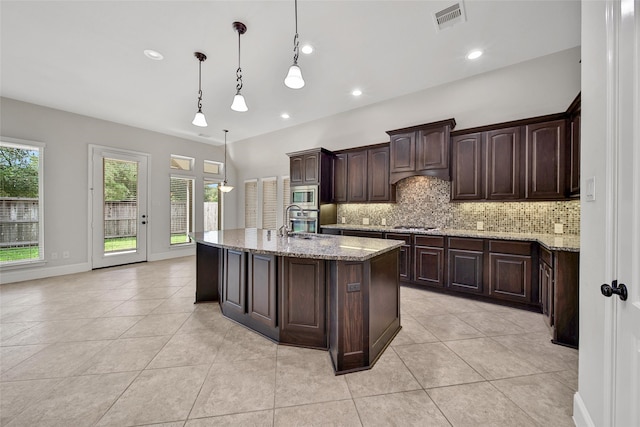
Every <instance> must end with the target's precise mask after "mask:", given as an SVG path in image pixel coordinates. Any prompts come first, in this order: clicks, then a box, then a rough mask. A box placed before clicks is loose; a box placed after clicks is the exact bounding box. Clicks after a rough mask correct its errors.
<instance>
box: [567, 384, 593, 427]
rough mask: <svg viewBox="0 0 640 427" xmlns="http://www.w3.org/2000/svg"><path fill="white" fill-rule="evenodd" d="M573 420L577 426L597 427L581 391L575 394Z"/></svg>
mask: <svg viewBox="0 0 640 427" xmlns="http://www.w3.org/2000/svg"><path fill="white" fill-rule="evenodd" d="M572 418H573V422H574V424H575V425H576V426H577V427H596V424H595V423H594V422H593V420H592V419H591V416H590V415H589V411H588V410H587V407H586V405H585V404H584V401H583V400H582V396H580V393H579V392H576V393H575V394H574V395H573V417H572Z"/></svg>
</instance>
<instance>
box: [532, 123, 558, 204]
mask: <svg viewBox="0 0 640 427" xmlns="http://www.w3.org/2000/svg"><path fill="white" fill-rule="evenodd" d="M565 132H566V120H554V121H551V122H544V123H537V124H531V125H527V126H526V127H525V133H526V147H527V148H526V150H527V155H526V159H527V160H526V161H527V163H526V164H527V173H526V175H525V179H526V194H525V198H527V199H539V200H553V199H564V198H565V189H566V182H567V179H566V175H565V161H566V150H567V143H566V134H565Z"/></svg>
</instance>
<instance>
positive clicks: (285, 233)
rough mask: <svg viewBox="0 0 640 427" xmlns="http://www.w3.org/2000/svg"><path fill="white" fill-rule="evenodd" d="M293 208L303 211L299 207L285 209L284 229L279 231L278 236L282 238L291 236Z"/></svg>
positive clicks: (283, 217) (290, 206) (291, 206)
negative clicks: (290, 216)
mask: <svg viewBox="0 0 640 427" xmlns="http://www.w3.org/2000/svg"><path fill="white" fill-rule="evenodd" d="M291 208H296V209H298V210H299V211H301V210H302V208H301V207H300V206H298V205H289V206H287V207H286V208H284V215H283V216H282V219H283V221H284V224H283V225H282V227H280V228H279V229H278V236H280V237H284V236H287V237H288V236H289V234H291V230H290V229H289V222H290V221H289V210H291Z"/></svg>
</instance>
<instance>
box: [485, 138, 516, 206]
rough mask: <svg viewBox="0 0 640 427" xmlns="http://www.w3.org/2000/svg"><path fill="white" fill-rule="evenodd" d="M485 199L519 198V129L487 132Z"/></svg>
mask: <svg viewBox="0 0 640 427" xmlns="http://www.w3.org/2000/svg"><path fill="white" fill-rule="evenodd" d="M486 144H487V199H492V200H493V199H496V200H509V199H519V198H520V194H521V193H520V162H521V156H520V128H519V127H511V128H506V129H498V130H492V131H488V132H487V133H486Z"/></svg>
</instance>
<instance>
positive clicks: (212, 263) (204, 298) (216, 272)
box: [195, 243, 222, 303]
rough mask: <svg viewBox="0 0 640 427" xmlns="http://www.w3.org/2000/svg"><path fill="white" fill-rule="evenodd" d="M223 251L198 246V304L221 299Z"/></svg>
mask: <svg viewBox="0 0 640 427" xmlns="http://www.w3.org/2000/svg"><path fill="white" fill-rule="evenodd" d="M221 252H222V249H219V248H216V247H213V246H209V245H203V244H201V243H198V244H197V245H196V300H195V302H196V303H199V302H211V301H218V300H219V299H220V294H219V289H220V272H221V269H220V265H221V262H220V254H221Z"/></svg>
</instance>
